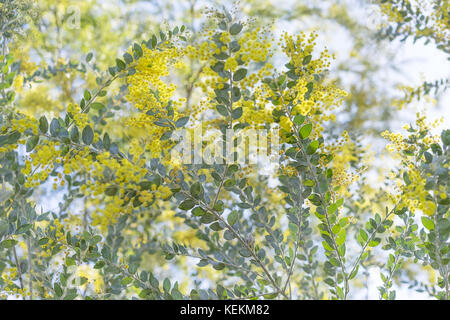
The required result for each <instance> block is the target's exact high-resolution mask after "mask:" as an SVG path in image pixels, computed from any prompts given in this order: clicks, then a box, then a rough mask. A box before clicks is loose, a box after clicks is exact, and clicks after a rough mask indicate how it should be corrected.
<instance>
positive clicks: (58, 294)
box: [53, 283, 64, 297]
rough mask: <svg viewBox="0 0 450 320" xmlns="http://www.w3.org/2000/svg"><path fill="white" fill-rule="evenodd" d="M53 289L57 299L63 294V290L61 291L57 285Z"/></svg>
mask: <svg viewBox="0 0 450 320" xmlns="http://www.w3.org/2000/svg"><path fill="white" fill-rule="evenodd" d="M53 289H54V291H55V295H56V296H57V297H61V296H62V295H63V293H64V292H63V290H62V289H61V286H60V285H59V284H58V283H55V284H54V286H53Z"/></svg>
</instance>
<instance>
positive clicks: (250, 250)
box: [182, 191, 289, 299]
mask: <svg viewBox="0 0 450 320" xmlns="http://www.w3.org/2000/svg"><path fill="white" fill-rule="evenodd" d="M182 193H183V194H184V195H186V196H188V197H189V198H191V199H192V200H193V201H195V202H196V203H197V204H198V205H199V206H201V207H202V208H203V209H205V210H206V211H208V212H209V213H211V214H212V215H214V216H215V217H216V218H217V219H218V220H220V221H221V222H222V223H223V224H224V225H225V227H226V228H227V229H228V230H230V232H231V233H232V234H233V235H234V236H235V237H236V238H237V239H238V240H239V242H240V243H241V245H242V246H243V247H244V248H245V249H246V250H247V251H248V252H250V254H251V256H252V257H253V259H255V261H256V263H257V264H258V265H259V266H260V267H261V268H262V269H263V271H264V273H265V274H266V276H267V278H268V279H269V281H270V282H271V283H272V285H273V286H274V287H275V289H277V292H279V293H281V294H282V295H283V296H284V297H285V298H286V299H289V297H288V296H287V295H286V294H285V293H284V292H283V291H282V290H281V288H280V287H279V286H278V284H277V283H276V282H275V280H274V279H273V277H272V275H271V274H270V273H269V271H268V270H267V268H266V267H265V266H264V264H263V263H262V262H261V260H260V259H259V258H258V257H257V256H256V254H255V252H254V250H253V248H251V247H250V246H249V244H248V243H247V241H245V240H244V239H243V238H242V236H241V235H240V234H239V233H238V232H237V231H236V230H234V229H233V227H232V226H230V225H229V224H228V222H227V221H226V220H225V219H224V218H223V217H222V216H221V215H220V214H218V213H217V212H216V211H214V209H211V208H210V207H209V206H208V205H206V204H205V203H203V202H202V201H200V200H198V199H196V198H194V197H193V196H191V195H190V194H189V193H187V192H185V191H182Z"/></svg>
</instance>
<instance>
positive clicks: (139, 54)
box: [133, 43, 143, 57]
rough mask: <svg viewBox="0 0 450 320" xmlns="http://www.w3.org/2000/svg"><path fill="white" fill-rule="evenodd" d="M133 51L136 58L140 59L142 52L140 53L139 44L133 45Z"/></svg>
mask: <svg viewBox="0 0 450 320" xmlns="http://www.w3.org/2000/svg"><path fill="white" fill-rule="evenodd" d="M133 49H134V52H135V53H136V56H137V57H142V54H143V51H142V47H141V46H140V45H139V44H137V43H135V44H134V45H133Z"/></svg>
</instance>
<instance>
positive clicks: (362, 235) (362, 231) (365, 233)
mask: <svg viewBox="0 0 450 320" xmlns="http://www.w3.org/2000/svg"><path fill="white" fill-rule="evenodd" d="M359 235H360V236H361V239H363V240H364V241H367V239H369V236H368V235H367V232H366V231H364V230H363V229H360V230H359Z"/></svg>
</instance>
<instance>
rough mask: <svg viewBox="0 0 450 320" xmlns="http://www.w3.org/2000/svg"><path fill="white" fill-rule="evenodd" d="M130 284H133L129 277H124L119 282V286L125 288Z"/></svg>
mask: <svg viewBox="0 0 450 320" xmlns="http://www.w3.org/2000/svg"><path fill="white" fill-rule="evenodd" d="M131 282H133V278H131V277H125V278H123V279H122V281H121V282H120V284H121V285H123V286H127V285H129V284H130V283H131Z"/></svg>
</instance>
